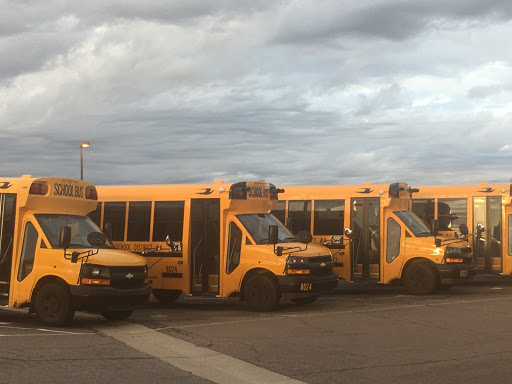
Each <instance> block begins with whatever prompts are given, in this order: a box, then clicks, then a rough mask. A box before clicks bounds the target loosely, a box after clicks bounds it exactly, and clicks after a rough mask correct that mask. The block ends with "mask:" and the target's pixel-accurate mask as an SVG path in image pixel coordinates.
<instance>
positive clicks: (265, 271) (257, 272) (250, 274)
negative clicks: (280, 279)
mask: <svg viewBox="0 0 512 384" xmlns="http://www.w3.org/2000/svg"><path fill="white" fill-rule="evenodd" d="M255 275H268V276H270V277H271V278H272V279H273V280H274V283H275V284H276V287H278V284H277V278H276V275H274V274H273V273H272V272H270V271H269V270H268V269H264V268H253V269H251V270H250V271H248V272H247V273H246V274H245V276H244V279H243V280H242V286H241V287H240V300H244V290H245V284H246V283H247V281H248V280H249V279H250V278H251V277H253V276H255Z"/></svg>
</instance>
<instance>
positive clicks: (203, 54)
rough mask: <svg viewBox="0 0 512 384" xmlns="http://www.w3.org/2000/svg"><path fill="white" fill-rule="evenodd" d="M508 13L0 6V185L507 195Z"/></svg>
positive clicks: (433, 8)
mask: <svg viewBox="0 0 512 384" xmlns="http://www.w3.org/2000/svg"><path fill="white" fill-rule="evenodd" d="M511 36H512V2H511V1H510V0H451V1H446V0H442V1H441V0H427V1H424V0H415V1H409V0H403V1H399V0H358V1H355V0H350V1H345V0H309V1H308V0H280V1H279V0H272V1H271V0H268V1H263V0H248V1H245V0H215V1H213V0H210V1H207V0H171V1H159V0H145V1H140V0H101V1H100V0H88V1H83V2H71V1H67V0H66V1H65V0H62V1H59V0H45V1H31V0H24V1H19V0H12V1H11V0H0V52H1V57H2V59H1V60H0V170H1V173H0V174H1V175H2V176H16V177H17V176H20V175H22V174H32V175H35V176H65V177H74V178H80V142H81V141H83V140H87V141H90V142H91V147H90V148H86V149H85V150H84V163H85V165H84V178H85V179H86V180H88V181H90V182H92V183H95V184H127V183H129V184H147V183H199V182H210V181H213V180H219V179H221V180H225V181H232V182H235V181H242V180H254V179H265V180H268V181H271V182H273V183H275V184H278V185H293V184H355V183H360V182H363V181H373V182H394V181H399V180H400V181H406V182H409V183H411V184H442V183H478V182H480V181H490V182H500V183H506V182H509V181H510V177H512V167H511V164H512V49H511V48H510V37H511Z"/></svg>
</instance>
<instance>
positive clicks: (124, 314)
mask: <svg viewBox="0 0 512 384" xmlns="http://www.w3.org/2000/svg"><path fill="white" fill-rule="evenodd" d="M132 313H133V311H105V312H101V315H102V316H103V317H104V318H105V319H107V320H113V321H115V320H126V319H127V318H129V317H130V316H131V315H132Z"/></svg>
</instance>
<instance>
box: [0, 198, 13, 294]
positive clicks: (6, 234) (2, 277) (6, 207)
mask: <svg viewBox="0 0 512 384" xmlns="http://www.w3.org/2000/svg"><path fill="white" fill-rule="evenodd" d="M15 217H16V195H15V194H7V193H0V239H1V241H0V304H7V300H8V298H9V287H10V283H11V266H12V249H13V245H14V244H13V243H14V221H15Z"/></svg>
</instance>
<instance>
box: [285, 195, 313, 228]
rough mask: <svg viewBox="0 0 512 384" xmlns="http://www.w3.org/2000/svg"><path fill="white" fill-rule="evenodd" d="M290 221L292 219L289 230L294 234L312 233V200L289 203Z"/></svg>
mask: <svg viewBox="0 0 512 384" xmlns="http://www.w3.org/2000/svg"><path fill="white" fill-rule="evenodd" d="M288 219H291V220H290V224H291V225H290V228H289V229H290V231H291V232H292V233H293V234H297V233H298V232H299V231H308V232H310V233H311V200H299V201H289V202H288ZM287 224H288V223H287Z"/></svg>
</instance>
